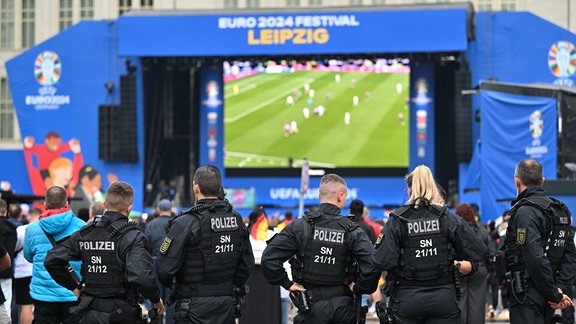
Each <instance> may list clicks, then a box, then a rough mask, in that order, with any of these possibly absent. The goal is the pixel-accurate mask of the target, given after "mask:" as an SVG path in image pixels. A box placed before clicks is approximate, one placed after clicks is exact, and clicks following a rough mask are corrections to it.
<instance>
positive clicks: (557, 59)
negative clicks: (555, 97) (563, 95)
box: [548, 41, 576, 87]
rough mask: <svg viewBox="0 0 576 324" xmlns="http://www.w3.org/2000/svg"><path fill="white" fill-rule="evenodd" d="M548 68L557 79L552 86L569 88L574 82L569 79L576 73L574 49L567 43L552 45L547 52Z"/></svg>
mask: <svg viewBox="0 0 576 324" xmlns="http://www.w3.org/2000/svg"><path fill="white" fill-rule="evenodd" d="M548 68H550V72H552V74H554V76H556V77H558V79H556V80H554V84H556V85H561V86H567V87H571V86H572V85H574V81H573V80H571V79H570V78H571V77H572V76H574V74H575V73H576V49H575V48H574V45H573V44H572V43H570V42H568V41H558V42H556V43H554V44H553V45H552V46H551V47H550V50H549V51H548Z"/></svg>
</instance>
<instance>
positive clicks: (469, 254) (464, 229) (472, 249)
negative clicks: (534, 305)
mask: <svg viewBox="0 0 576 324" xmlns="http://www.w3.org/2000/svg"><path fill="white" fill-rule="evenodd" d="M446 221H447V226H448V240H449V242H451V243H452V246H453V247H454V250H455V252H456V256H455V259H457V260H467V261H472V262H477V263H478V262H482V261H484V260H485V257H486V255H487V253H488V247H487V246H486V245H485V244H484V243H483V242H481V241H480V240H479V239H478V238H477V236H476V233H474V231H473V230H472V228H471V227H470V226H469V225H468V224H467V223H466V222H464V220H463V219H462V218H460V217H459V216H457V215H455V214H453V213H448V214H447V215H446ZM400 222H401V221H400V220H399V219H398V218H397V217H390V219H388V221H387V222H386V224H385V225H384V228H382V233H381V234H380V237H381V242H379V243H380V244H378V245H377V246H376V251H375V253H374V263H375V264H376V267H377V268H378V269H379V270H381V271H389V270H392V269H394V268H396V267H398V264H399V261H400V249H401V243H402V239H403V235H402V229H401V226H402V225H401V223H400Z"/></svg>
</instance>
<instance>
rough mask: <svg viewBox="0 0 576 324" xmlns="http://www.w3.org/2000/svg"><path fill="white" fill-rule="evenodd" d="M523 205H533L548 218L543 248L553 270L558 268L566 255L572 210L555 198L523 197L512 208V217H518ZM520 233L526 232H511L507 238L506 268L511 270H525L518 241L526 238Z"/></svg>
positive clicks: (543, 237) (543, 236)
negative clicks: (565, 249)
mask: <svg viewBox="0 0 576 324" xmlns="http://www.w3.org/2000/svg"><path fill="white" fill-rule="evenodd" d="M521 206H532V207H535V208H538V210H540V211H541V212H542V213H543V214H544V215H545V216H546V217H547V218H548V224H549V225H548V228H547V229H546V230H545V232H544V235H542V248H543V249H544V255H545V256H546V257H547V258H548V261H549V262H550V267H551V268H552V271H553V272H556V271H557V270H558V267H559V266H560V259H561V258H562V255H564V246H565V245H566V239H567V238H568V237H569V234H570V231H571V228H570V225H571V224H570V210H569V209H568V207H566V205H565V204H564V203H563V202H561V201H559V200H557V199H554V198H551V197H545V196H532V197H528V198H523V199H521V200H520V201H519V202H517V203H516V204H515V205H514V207H512V209H511V210H510V219H514V218H516V215H517V213H518V208H520V207H521ZM518 235H526V233H521V232H520V233H519V231H517V232H516V233H512V232H511V231H510V233H509V234H508V235H507V236H509V237H507V238H506V243H505V244H506V269H507V270H510V271H524V270H525V269H526V264H525V263H524V259H523V258H522V253H520V245H518V244H517V242H520V241H523V240H525V238H521V237H520V238H519V237H517V236H518Z"/></svg>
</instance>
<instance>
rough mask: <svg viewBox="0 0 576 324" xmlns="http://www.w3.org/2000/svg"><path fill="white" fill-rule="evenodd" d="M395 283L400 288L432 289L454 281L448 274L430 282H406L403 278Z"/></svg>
mask: <svg viewBox="0 0 576 324" xmlns="http://www.w3.org/2000/svg"><path fill="white" fill-rule="evenodd" d="M396 281H397V282H398V284H399V285H400V286H419V287H433V286H440V285H446V284H449V283H453V282H454V279H453V278H452V276H451V275H450V274H446V275H444V276H442V277H440V278H437V279H432V280H408V279H404V278H397V279H396Z"/></svg>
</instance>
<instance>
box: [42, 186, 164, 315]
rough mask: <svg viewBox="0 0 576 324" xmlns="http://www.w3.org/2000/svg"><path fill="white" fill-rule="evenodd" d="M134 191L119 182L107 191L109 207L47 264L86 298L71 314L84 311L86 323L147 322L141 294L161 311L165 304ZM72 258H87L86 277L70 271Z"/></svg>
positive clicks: (64, 243)
mask: <svg viewBox="0 0 576 324" xmlns="http://www.w3.org/2000/svg"><path fill="white" fill-rule="evenodd" d="M133 200H134V189H133V188H132V186H131V185H130V184H128V183H126V182H114V183H112V184H111V185H110V187H109V188H108V191H107V192H106V200H105V201H104V206H105V207H106V211H105V212H104V215H103V216H102V217H101V218H97V219H96V220H95V221H94V222H92V223H91V224H89V225H86V226H84V227H82V228H81V229H80V230H79V231H77V232H75V233H74V234H72V236H71V237H70V239H69V240H65V241H62V242H59V243H58V244H57V245H56V246H55V247H54V248H53V249H52V250H51V251H49V252H48V255H47V256H46V260H45V261H44V266H45V267H46V270H47V271H48V272H49V273H50V276H52V278H53V279H54V281H56V282H57V283H58V284H60V285H61V286H63V287H65V288H68V289H70V290H73V291H74V293H75V294H76V296H79V297H80V295H82V296H81V301H80V303H79V305H78V306H77V307H76V308H74V307H73V308H72V309H71V312H84V315H83V318H82V321H83V323H103V324H104V323H122V324H128V323H141V322H142V319H141V316H142V311H141V308H140V306H139V304H138V303H139V299H140V298H139V297H140V296H139V294H142V295H143V296H144V297H145V298H147V299H150V301H151V303H152V306H153V307H154V308H157V311H158V313H159V314H162V313H163V312H164V305H163V303H162V300H161V299H160V298H159V292H158V287H157V286H156V284H155V282H154V276H153V274H152V257H151V256H150V253H149V252H148V250H147V242H146V238H145V237H144V235H143V234H142V233H141V232H140V231H139V230H138V227H137V226H136V225H135V224H134V223H131V222H128V217H127V215H129V214H130V211H131V210H132V202H133ZM70 260H76V261H78V260H82V268H81V273H82V281H83V283H84V285H83V286H82V284H81V283H78V282H77V281H76V280H77V278H74V277H73V276H71V275H70V273H69V272H68V271H66V266H67V264H68V262H69V261H70Z"/></svg>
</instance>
